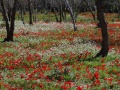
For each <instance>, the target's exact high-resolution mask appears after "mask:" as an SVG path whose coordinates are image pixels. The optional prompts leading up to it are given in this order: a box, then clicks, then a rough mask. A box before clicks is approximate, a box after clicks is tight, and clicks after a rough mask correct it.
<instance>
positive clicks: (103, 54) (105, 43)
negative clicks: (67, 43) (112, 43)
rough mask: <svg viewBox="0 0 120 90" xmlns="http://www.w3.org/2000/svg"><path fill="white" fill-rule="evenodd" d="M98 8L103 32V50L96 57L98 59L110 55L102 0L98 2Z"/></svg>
mask: <svg viewBox="0 0 120 90" xmlns="http://www.w3.org/2000/svg"><path fill="white" fill-rule="evenodd" d="M96 7H97V19H98V21H99V23H100V28H101V32H102V48H101V50H100V52H99V53H98V54H97V55H96V57H99V56H102V57H105V56H107V54H108V32H107V24H106V22H105V18H104V11H103V6H102V0H96Z"/></svg>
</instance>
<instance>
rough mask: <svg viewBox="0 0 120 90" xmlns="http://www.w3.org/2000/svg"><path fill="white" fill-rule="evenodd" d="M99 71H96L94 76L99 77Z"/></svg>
mask: <svg viewBox="0 0 120 90" xmlns="http://www.w3.org/2000/svg"><path fill="white" fill-rule="evenodd" d="M99 76H100V75H99V73H98V71H96V72H95V73H94V77H95V78H96V79H98V78H99Z"/></svg>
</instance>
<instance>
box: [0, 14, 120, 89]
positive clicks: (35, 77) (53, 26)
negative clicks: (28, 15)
mask: <svg viewBox="0 0 120 90" xmlns="http://www.w3.org/2000/svg"><path fill="white" fill-rule="evenodd" d="M68 19H69V18H68ZM106 19H107V21H108V33H109V53H108V56H107V57H105V58H102V57H99V58H92V57H94V56H95V55H96V54H97V53H98V52H99V51H100V49H101V41H102V37H101V30H100V29H99V28H97V27H96V22H94V21H93V20H92V17H91V15H90V14H89V13H84V14H82V15H81V16H79V17H78V20H77V21H79V22H77V23H76V25H77V29H78V30H77V31H75V32H74V31H73V25H72V23H71V22H62V23H57V22H54V21H52V22H49V23H48V22H44V20H43V21H39V22H36V23H34V24H33V25H32V26H30V25H29V24H27V23H26V24H25V25H23V24H22V22H21V21H18V20H16V22H15V33H14V42H6V43H1V44H0V90H120V55H119V54H120V21H119V18H117V15H116V14H106ZM0 23H3V22H2V21H1V22H0ZM5 36H6V31H5V27H0V41H2V40H3V39H4V38H5Z"/></svg>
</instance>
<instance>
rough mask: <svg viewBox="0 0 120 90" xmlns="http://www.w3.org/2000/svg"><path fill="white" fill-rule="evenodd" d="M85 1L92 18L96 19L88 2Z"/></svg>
mask: <svg viewBox="0 0 120 90" xmlns="http://www.w3.org/2000/svg"><path fill="white" fill-rule="evenodd" d="M85 3H86V4H87V6H88V8H89V10H90V12H91V14H92V16H93V19H94V20H96V18H95V14H94V13H93V11H92V9H91V7H90V5H89V3H88V2H87V0H85Z"/></svg>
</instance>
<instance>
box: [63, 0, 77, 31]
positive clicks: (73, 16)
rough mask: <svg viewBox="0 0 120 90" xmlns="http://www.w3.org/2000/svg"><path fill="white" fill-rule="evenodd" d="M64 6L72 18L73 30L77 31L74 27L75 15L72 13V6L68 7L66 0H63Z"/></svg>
mask: <svg viewBox="0 0 120 90" xmlns="http://www.w3.org/2000/svg"><path fill="white" fill-rule="evenodd" d="M64 2H65V5H66V7H67V8H68V10H69V12H70V16H71V18H72V21H73V26H74V31H77V27H76V22H75V15H74V13H73V10H72V8H71V7H70V5H69V3H68V0H64Z"/></svg>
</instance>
